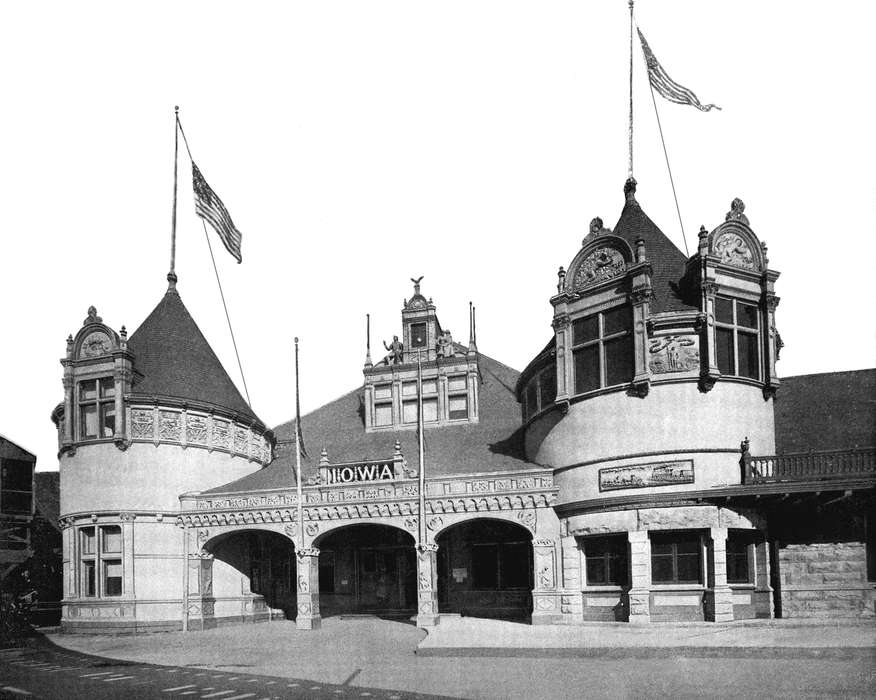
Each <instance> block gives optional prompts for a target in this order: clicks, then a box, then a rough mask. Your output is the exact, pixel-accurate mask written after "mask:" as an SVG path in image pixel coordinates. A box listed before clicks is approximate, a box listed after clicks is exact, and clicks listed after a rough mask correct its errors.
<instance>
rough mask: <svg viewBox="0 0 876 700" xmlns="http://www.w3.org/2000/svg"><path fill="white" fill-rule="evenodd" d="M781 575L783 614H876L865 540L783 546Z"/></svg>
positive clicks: (874, 586) (862, 616)
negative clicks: (868, 577) (868, 579)
mask: <svg viewBox="0 0 876 700" xmlns="http://www.w3.org/2000/svg"><path fill="white" fill-rule="evenodd" d="M779 575H780V580H781V596H782V616H783V617H858V618H874V617H876V607H874V606H876V582H869V581H867V552H866V546H865V545H864V543H863V542H817V543H798V544H787V545H781V546H780V548H779Z"/></svg>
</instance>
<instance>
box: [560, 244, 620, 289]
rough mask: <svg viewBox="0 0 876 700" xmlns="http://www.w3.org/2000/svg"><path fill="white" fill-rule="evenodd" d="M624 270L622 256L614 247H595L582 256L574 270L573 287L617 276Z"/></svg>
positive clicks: (588, 284)
mask: <svg viewBox="0 0 876 700" xmlns="http://www.w3.org/2000/svg"><path fill="white" fill-rule="evenodd" d="M625 270H626V263H625V262H624V256H623V255H621V254H620V253H619V252H618V251H616V250H615V249H614V248H607V247H606V248H597V249H596V250H594V251H593V252H592V253H590V254H589V255H588V256H587V257H586V258H584V259H583V260H582V261H581V263H580V265H578V269H577V270H576V272H575V279H574V280H573V282H572V286H573V288H574V289H576V290H577V289H582V288H584V287H589V286H591V285H594V284H598V283H599V282H603V281H605V280H608V279H611V278H613V277H618V276H620V275H622V274H623V273H624V271H625Z"/></svg>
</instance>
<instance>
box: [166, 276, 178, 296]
mask: <svg viewBox="0 0 876 700" xmlns="http://www.w3.org/2000/svg"><path fill="white" fill-rule="evenodd" d="M177 279H178V278H177V276H176V273H175V272H168V273H167V291H168V292H175V291H176V283H177Z"/></svg>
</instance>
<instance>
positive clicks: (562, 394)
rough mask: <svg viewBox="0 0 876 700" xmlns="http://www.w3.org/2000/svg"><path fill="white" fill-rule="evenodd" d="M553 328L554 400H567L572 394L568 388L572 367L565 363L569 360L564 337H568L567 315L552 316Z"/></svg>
mask: <svg viewBox="0 0 876 700" xmlns="http://www.w3.org/2000/svg"><path fill="white" fill-rule="evenodd" d="M551 325H552V326H553V327H554V333H555V335H556V341H555V342H556V351H557V397H556V400H557V401H560V400H563V399H567V398H568V397H569V396H571V395H572V394H573V393H574V392H573V391H572V389H571V388H570V387H571V386H572V384H571V382H572V381H573V379H572V365H571V362H567V360H568V359H569V358H567V357H566V346H567V343H566V340H567V338H566V336H567V335H568V329H569V315H568V314H565V313H561V314H557V315H556V316H554V320H553V322H552V323H551Z"/></svg>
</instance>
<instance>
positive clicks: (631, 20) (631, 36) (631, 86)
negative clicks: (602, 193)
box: [629, 0, 633, 177]
mask: <svg viewBox="0 0 876 700" xmlns="http://www.w3.org/2000/svg"><path fill="white" fill-rule="evenodd" d="M629 5H630V131H629V149H630V177H633V0H629Z"/></svg>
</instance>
